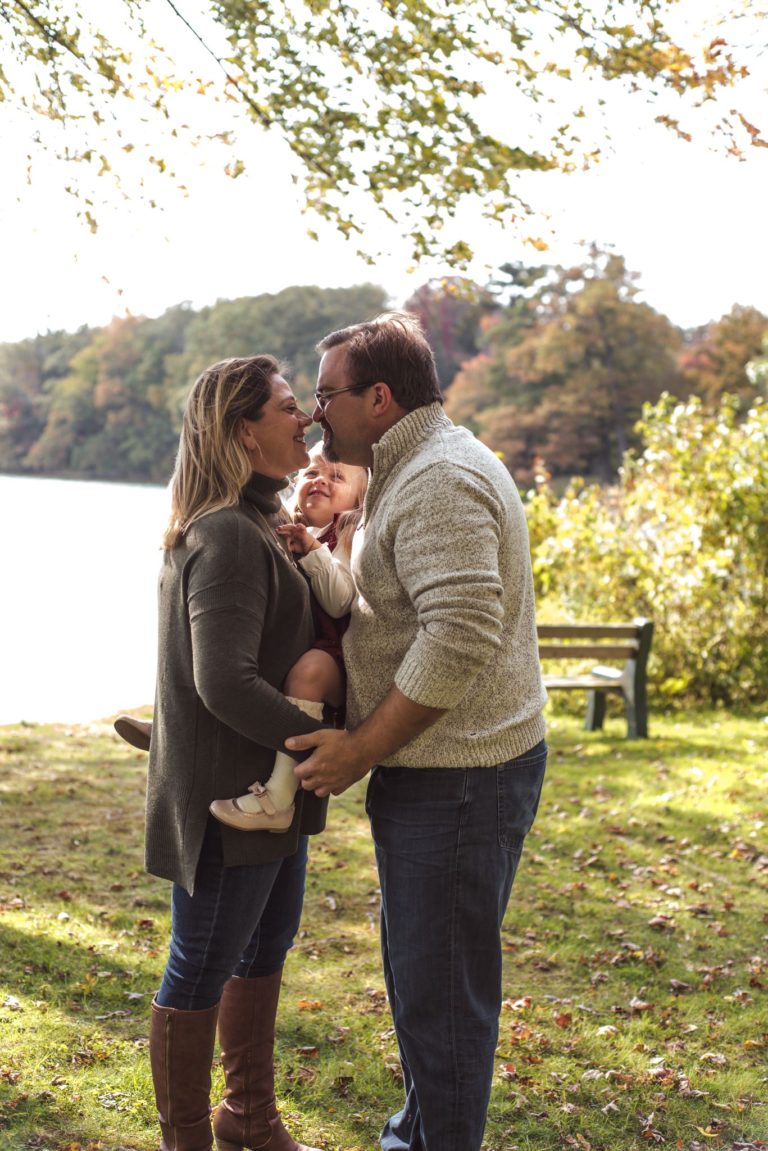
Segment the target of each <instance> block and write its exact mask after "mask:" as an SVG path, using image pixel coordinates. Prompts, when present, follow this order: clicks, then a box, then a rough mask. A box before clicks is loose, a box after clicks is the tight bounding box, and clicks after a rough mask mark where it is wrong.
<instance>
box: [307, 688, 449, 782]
mask: <svg viewBox="0 0 768 1151" xmlns="http://www.w3.org/2000/svg"><path fill="white" fill-rule="evenodd" d="M444 714H445V711H444V710H441V709H439V708H435V707H424V706H422V704H420V703H414V701H413V700H412V699H408V697H407V696H405V695H403V693H402V692H401V691H400V690H399V689H398V688H396V687H393V688H391V689H390V691H389V693H388V695H386V696H385V698H384V699H383V700H382V701H381V703H380V704H379V706H378V707H377V708H376V710H375V711H372V712H371V714H370V715H369V716H368V718H367V719H366V720H364V721H363V723H361V724H360V726H359V727H357V728H355V729H354V731H329V730H327V729H326V730H323V731H315V732H312V733H311V734H310V735H298V736H292V737H291V738H290V739H287V740H286V741H285V746H286V747H287V748H288V750H289V751H304V750H306V749H308V748H314V749H315V750H314V751H313V753H312V755H311V756H310V757H309V759H305V760H304V762H303V763H300V764H299V765H298V766H297V767H296V768H295V769H294V771H295V774H296V775H297V777H298V779H299V782H300V784H301V786H302V787H303V788H305V789H306V790H307V791H314V792H315V794H316V795H319V796H324V795H330V794H331V793H332V794H333V795H339V794H340V793H341V792H342V791H346V789H347V788H348V787H351V785H352V784H353V783H355V782H356V781H357V780H358V779H362V778H363V776H364V775H367V773H368V772H369V771H370V770H371V768H372V767H374V766H375V765H376V764H377V763H381V761H382V760H384V759H386V758H387V757H388V756H390V755H394V753H395V752H396V751H399V749H400V748H401V747H404V746H405V744H406V743H410V742H411V740H412V739H415V738H416V736H417V735H421V733H422V732H423V731H426V729H427V728H428V727H431V726H432V724H433V723H437V721H438V720H439V719H440V717H441V716H442V715H444Z"/></svg>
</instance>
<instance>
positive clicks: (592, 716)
mask: <svg viewBox="0 0 768 1151" xmlns="http://www.w3.org/2000/svg"><path fill="white" fill-rule="evenodd" d="M604 719H605V692H604V691H590V692H589V693H588V695H587V718H586V722H585V724H584V730H585V731H600V730H601V729H602V726H603V720H604Z"/></svg>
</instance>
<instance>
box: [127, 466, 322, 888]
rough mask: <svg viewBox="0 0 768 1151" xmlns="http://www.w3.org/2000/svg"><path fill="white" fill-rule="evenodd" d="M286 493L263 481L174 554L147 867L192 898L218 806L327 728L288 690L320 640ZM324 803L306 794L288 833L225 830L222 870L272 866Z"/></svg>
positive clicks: (311, 829) (162, 620)
mask: <svg viewBox="0 0 768 1151" xmlns="http://www.w3.org/2000/svg"><path fill="white" fill-rule="evenodd" d="M283 486H284V484H283V483H282V482H280V481H275V480H271V479H268V478H267V477H265V476H261V475H256V474H254V475H253V476H252V478H251V480H250V481H249V483H248V484H247V486H246V487H245V489H244V490H243V493H242V498H241V500H240V504H239V505H238V506H237V507H234V508H230V509H226V510H224V511H218V512H213V513H211V514H210V515H207V516H204V517H203V518H202V519H200V520H198V521H197V522H196V523H194V524H193V525H192V526H191V527H190V529H189V530H188V531H187V532H186V534H185V535H184V536H183V537H182V538H181V539H180V540H179V542H178V543H177V544H176V546H175V547H173V548H170V549H168V550H166V551H165V553H164V555H163V563H162V568H161V572H160V581H159V643H158V662H157V688H156V697H155V714H154V727H153V730H152V746H151V751H150V759H149V777H148V785H147V817H146V819H147V828H146V866H147V870H148V871H150V872H151V873H152V874H154V875H158V876H161V877H163V878H165V879H170V880H173V881H174V882H175V883H178V884H180V885H181V886H182V887H184V888H186V890H187V891H189V892H190V893H191V892H192V890H193V887H194V880H195V870H196V867H197V861H198V857H199V855H200V848H201V845H202V841H203V835H204V833H205V828H206V824H207V822H208V819H209V818H210V817H209V815H208V805H209V804H210V802H211V800H213V799H228V798H231V797H233V796H236V795H241V794H242V793H243V792H244V791H245V790H246V789H247V788H248V785H249V784H251V783H253V782H254V780H260V781H264V780H266V779H267V778H268V776H269V775H270V773H271V771H272V765H273V762H274V753H275V751H276V750H277V749H280V748H282V746H283V743H284V740H285V739H286V738H287V737H288V736H289V735H298V734H304V733H307V732H310V731H315V730H317V728H318V727H320V726H321V725H320V724H318V723H317V721H316V720H313V719H310V718H309V717H308V716H306V715H304V714H303V712H301V711H299V710H298V708H296V707H294V706H293V705H292V704H290V703H288V702H287V700H286V699H285V697H284V696H283V695H282V693H281V690H280V689H281V686H282V684H283V681H284V680H285V676H286V674H287V672H288V671H289V669H290V668H291V667H292V666H293V664H294V663H295V662H296V660H297V659H298V658H299V656H301V655H303V653H304V652H305V651H306V650H307V649H308V648H309V647H310V646H311V644H312V641H313V629H312V615H311V611H310V604H309V589H308V585H307V581H306V580H305V578H304V576H303V575H301V573H300V572H299V571H298V569H297V568H296V566H295V564H294V563H293V561H292V560H291V559H290V558H289V556H288V555H287V554H286V552H285V551H284V550H283V548H282V546H281V544H280V542H279V540H278V538H277V536H276V535H275V534H274V532H273V530H272V526H271V525H274V523H276V522H277V513H278V510H279V507H280V497H279V494H278V492H279V490H280V488H281V487H283ZM326 808H327V800H319V799H317V797H316V796H315V795H313V794H312V793H309V792H303V791H301V790H299V791H298V792H297V796H296V816H295V818H294V821H293V824H292V826H291V828H290V830H289V831H287V832H286V833H285V834H282V835H273V834H272V833H270V832H268V831H255V832H254V831H251V832H244V831H237V830H234V829H233V828H229V827H225V826H223V825H222V826H221V836H222V845H223V854H224V863H225V866H228V867H231V866H235V865H238V864H252V863H266V862H271V861H273V860H276V859H281V858H283V857H285V856H286V855H289V854H291V853H292V852H294V851H295V850H296V847H297V844H298V838H299V835H300V834H304V833H307V834H313V833H315V832H318V831H322V829H323V827H324V826H325V813H326Z"/></svg>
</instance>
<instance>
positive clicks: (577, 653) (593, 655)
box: [539, 643, 637, 659]
mask: <svg viewBox="0 0 768 1151" xmlns="http://www.w3.org/2000/svg"><path fill="white" fill-rule="evenodd" d="M636 657H637V644H617V643H589V644H585V643H569V644H564V643H540V644H539V659H635V658H636Z"/></svg>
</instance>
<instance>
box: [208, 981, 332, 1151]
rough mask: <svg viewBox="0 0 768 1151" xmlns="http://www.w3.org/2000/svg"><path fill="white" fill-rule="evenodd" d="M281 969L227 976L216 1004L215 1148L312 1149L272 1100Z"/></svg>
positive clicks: (227, 1150) (247, 1150)
mask: <svg viewBox="0 0 768 1151" xmlns="http://www.w3.org/2000/svg"><path fill="white" fill-rule="evenodd" d="M282 975H283V972H282V969H281V970H280V971H276V972H275V974H274V975H260V976H257V977H256V978H255V979H240V978H239V977H238V976H236V975H233V976H232V978H231V979H229V980H227V983H226V985H225V987H224V994H223V995H222V997H221V1003H220V1004H219V1042H220V1044H221V1061H222V1063H223V1064H224V1075H225V1077H226V1083H227V1089H226V1091H225V1093H224V1101H223V1102H222V1103H221V1105H220V1106H219V1107H218V1108H217V1109H216V1114H215V1115H214V1117H213V1130H214V1134H215V1136H216V1147H217V1148H218V1151H317V1148H313V1147H305V1146H304V1145H303V1144H302V1143H297V1142H296V1140H295V1139H292V1138H291V1136H290V1135H289V1134H288V1132H287V1131H286V1129H285V1127H283V1124H282V1120H281V1119H280V1116H279V1115H278V1113H277V1105H276V1103H275V1068H274V1046H275V1016H276V1015H277V1001H278V998H279V996H280V980H281V979H282Z"/></svg>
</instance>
